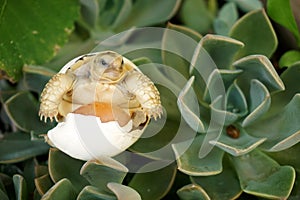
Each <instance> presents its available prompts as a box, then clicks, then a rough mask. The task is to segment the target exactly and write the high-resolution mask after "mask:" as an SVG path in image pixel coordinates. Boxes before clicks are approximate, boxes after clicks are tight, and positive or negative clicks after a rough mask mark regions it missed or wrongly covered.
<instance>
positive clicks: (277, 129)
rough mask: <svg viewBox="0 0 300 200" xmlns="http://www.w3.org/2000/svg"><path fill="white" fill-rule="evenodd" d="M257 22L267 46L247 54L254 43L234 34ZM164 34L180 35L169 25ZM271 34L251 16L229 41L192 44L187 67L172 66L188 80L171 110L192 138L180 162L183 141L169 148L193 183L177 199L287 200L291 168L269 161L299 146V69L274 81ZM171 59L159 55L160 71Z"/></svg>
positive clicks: (209, 37) (217, 38)
mask: <svg viewBox="0 0 300 200" xmlns="http://www.w3.org/2000/svg"><path fill="white" fill-rule="evenodd" d="M257 17H261V18H264V19H265V20H264V22H265V29H266V30H264V32H266V33H268V34H267V36H266V38H265V39H266V41H260V42H262V43H263V44H264V45H265V46H264V49H263V50H262V49H253V48H252V49H251V48H250V47H251V45H252V44H251V42H256V44H257V42H259V41H255V38H252V39H249V38H247V37H245V36H246V33H245V34H244V35H243V34H241V32H242V33H243V32H244V31H242V29H243V24H244V23H247V22H249V21H252V22H253V20H254V19H255V18H257ZM169 29H173V30H177V31H178V30H179V31H181V32H185V33H186V31H187V29H183V28H182V27H180V26H176V25H172V24H169ZM238 31H239V34H238V35H237V34H236V33H237V32H238ZM245 31H246V30H245ZM272 32H273V29H272V27H271V26H270V24H269V22H268V19H267V18H266V17H265V14H264V12H261V11H256V12H252V13H250V14H249V15H246V16H245V17H244V18H242V19H241V20H240V22H238V23H237V24H236V25H235V26H234V27H233V28H232V30H231V33H230V37H227V36H220V35H211V34H208V35H205V36H204V37H198V39H199V42H198V44H197V46H196V48H195V50H194V52H193V55H192V56H191V57H192V59H191V62H190V64H186V63H185V64H184V65H183V64H182V63H183V62H181V63H180V65H179V64H177V65H176V63H172V64H173V66H174V68H176V69H180V70H181V71H182V72H183V73H184V74H185V76H186V77H187V78H189V80H188V81H187V83H186V85H185V86H184V88H183V89H182V91H181V92H180V94H179V97H178V102H177V103H178V107H179V110H180V112H181V114H182V116H183V118H184V119H185V120H186V122H187V123H188V124H189V125H190V127H191V128H192V129H193V130H195V131H197V132H198V134H197V136H196V137H195V139H194V140H193V142H192V144H191V146H190V147H189V148H188V150H187V151H185V152H184V153H183V154H181V153H182V151H183V149H182V147H183V146H184V145H186V144H187V143H188V142H190V141H186V142H181V143H177V144H173V150H174V152H175V155H177V164H178V168H179V170H180V171H182V172H183V173H185V174H188V175H190V176H191V181H192V184H191V185H187V186H185V187H183V188H181V190H179V191H178V194H179V196H180V195H182V197H183V196H184V195H187V194H191V191H193V192H196V193H198V194H199V195H200V194H201V196H202V197H203V198H204V199H209V198H212V199H232V198H236V197H237V196H239V195H240V194H241V192H242V191H244V192H246V193H248V194H252V195H256V196H261V197H266V198H276V199H277V198H278V199H280V198H286V197H287V196H289V195H290V193H291V191H292V188H293V184H294V181H295V173H296V172H295V168H293V167H291V166H288V165H280V164H282V163H283V164H286V163H288V162H281V160H280V159H279V160H273V158H272V157H274V155H277V157H276V158H278V155H281V158H282V154H283V152H285V151H289V152H293V151H295V148H296V147H297V146H298V145H296V144H297V143H298V142H299V139H300V138H299V130H300V125H299V116H300V115H299V114H300V107H299V105H300V95H299V87H297V86H295V85H294V84H293V81H296V80H297V76H299V69H300V68H299V67H300V66H299V64H295V65H293V66H291V67H289V68H288V69H287V70H286V71H284V72H283V73H282V74H281V76H279V75H278V73H277V72H276V70H275V68H274V66H273V65H272V63H271V61H270V60H269V58H268V57H270V56H271V55H272V53H273V52H274V49H275V48H274V47H276V45H277V39H276V36H275V34H274V33H272ZM189 33H190V34H192V30H189ZM170 35H171V34H169V35H168V34H166V35H165V42H170V41H172V39H173V38H172V37H171V36H170ZM169 36H170V37H169ZM194 36H195V34H194ZM234 38H236V39H234ZM242 41H243V42H242ZM263 44H261V45H263ZM179 45H180V44H178V49H180V46H179ZM261 45H258V44H257V46H261ZM171 56H172V55H170V54H164V59H165V62H166V63H167V61H170V60H172V59H171ZM173 56H174V55H173ZM177 63H179V62H177ZM169 64H170V63H169ZM184 67H185V69H184ZM294 145H296V146H294ZM292 149H294V150H292ZM274 152H277V153H274ZM297 166H298V165H297ZM296 170H297V169H296ZM227 184H229V185H227ZM216 185H217V186H216ZM220 195H222V197H221V196H220ZM196 196H197V195H196ZM198 197H199V196H198Z"/></svg>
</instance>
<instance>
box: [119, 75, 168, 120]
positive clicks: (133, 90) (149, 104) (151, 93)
mask: <svg viewBox="0 0 300 200" xmlns="http://www.w3.org/2000/svg"><path fill="white" fill-rule="evenodd" d="M123 84H124V86H125V88H126V89H127V91H128V93H129V94H130V95H133V97H134V98H136V99H137V100H138V102H139V103H140V104H141V107H142V111H143V112H144V113H145V114H146V116H148V117H153V118H154V119H156V118H157V117H160V116H161V114H162V106H161V102H160V94H159V92H158V90H157V88H156V87H155V85H154V83H153V82H152V81H151V80H150V79H149V78H148V77H147V76H145V75H144V74H142V73H140V72H138V71H134V72H132V73H129V74H128V75H127V76H126V77H125V79H124V81H123Z"/></svg>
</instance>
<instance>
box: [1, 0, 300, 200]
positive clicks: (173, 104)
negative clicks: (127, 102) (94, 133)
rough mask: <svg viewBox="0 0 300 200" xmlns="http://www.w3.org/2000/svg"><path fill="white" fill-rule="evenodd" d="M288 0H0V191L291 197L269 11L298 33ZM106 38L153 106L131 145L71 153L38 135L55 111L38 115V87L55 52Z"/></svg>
mask: <svg viewBox="0 0 300 200" xmlns="http://www.w3.org/2000/svg"><path fill="white" fill-rule="evenodd" d="M289 3H290V2H289V1H278V2H277V1H275V0H268V1H267V4H266V7H267V13H266V12H265V11H264V10H263V5H262V3H261V1H259V0H246V1H244V0H243V1H240V0H228V1H227V2H223V1H217V0H207V1H204V0H182V1H181V0H170V1H169V0H168V1H159V0H155V1H148V0H124V1H117V0H112V1H108V0H89V1H86V0H80V1H71V0H67V1H57V0H55V1H48V0H46V1H39V2H35V1H33V0H29V1H21V2H19V1H18V2H17V1H15V0H12V1H8V0H0V38H1V39H0V52H1V55H0V70H1V71H0V72H1V73H0V79H1V80H0V101H1V104H0V125H1V126H0V199H1V200H2V199H3V200H6V199H7V200H8V199H21V200H23V199H24V200H25V199H36V200H38V199H58V200H59V199H63V200H65V199H78V200H88V199H95V200H96V199H99V200H106V199H108V200H115V199H125V200H127V199H128V200H133V199H134V200H135V199H138V200H139V199H151V200H152V199H178V198H179V199H182V200H187V199H205V200H209V199H238V198H241V199H243V198H247V197H248V198H251V199H253V198H270V199H287V198H288V199H299V196H300V192H299V182H300V178H299V177H300V162H299V159H297V158H298V153H299V148H300V145H299V136H298V135H299V131H300V126H299V122H298V121H299V116H300V110H299V109H300V95H299V93H300V87H299V84H297V83H298V82H299V77H300V64H299V63H300V62H299V61H300V56H299V51H298V50H299V49H293V50H291V51H287V50H286V49H289V48H285V43H281V40H280V39H279V40H277V31H278V30H276V29H275V30H274V29H273V26H272V23H271V21H270V20H269V17H270V18H271V19H272V20H274V21H275V22H277V23H279V24H280V25H282V26H284V27H285V28H287V29H288V30H289V31H290V32H292V33H293V36H294V37H295V38H296V40H297V43H298V44H297V45H298V47H299V40H300V39H299V38H300V36H299V30H298V27H297V24H296V21H297V19H296V16H294V15H293V13H292V9H291V6H290V4H289ZM221 5H222V6H221ZM147 26H154V27H165V28H166V29H164V31H163V32H161V33H160V34H157V35H155V34H154V35H151V37H147V38H145V37H143V33H141V32H139V31H136V30H138V29H136V28H137V27H147ZM127 30H131V31H128V32H126V34H123V35H122V34H120V35H119V36H118V37H116V39H115V40H111V41H112V42H111V43H105V45H106V46H105V45H104V46H100V48H99V47H96V44H98V43H99V42H101V41H104V40H105V39H106V38H108V37H110V36H113V35H118V33H121V32H122V31H127ZM148 36H149V35H148ZM283 37H284V36H283ZM182 38H184V39H182ZM278 43H279V44H280V45H278ZM152 47H153V48H152ZM94 48H95V49H94ZM101 48H103V49H101ZM106 49H110V50H116V51H121V52H125V53H126V54H125V56H126V57H128V58H129V59H132V60H133V62H134V63H135V64H136V65H137V66H138V67H140V69H141V70H142V71H143V73H145V74H146V75H147V76H148V77H149V78H150V79H151V80H152V81H153V82H154V83H155V84H156V85H157V87H158V89H159V91H160V93H161V100H162V104H163V107H164V109H165V112H164V115H163V117H162V119H161V120H158V121H154V120H153V121H151V123H150V124H149V126H148V127H147V129H146V131H145V132H144V134H143V136H142V138H140V139H139V140H138V141H137V142H136V143H135V144H134V145H132V146H131V147H130V148H129V149H128V151H130V152H133V153H134V156H132V155H129V154H126V153H124V154H123V153H122V154H120V155H118V156H116V157H113V158H108V157H101V158H97V160H89V161H87V162H85V161H80V160H77V159H74V158H71V157H69V156H68V155H66V154H64V153H63V152H61V151H60V150H58V149H56V148H49V145H48V144H47V143H46V142H45V139H44V137H43V136H44V135H46V134H47V131H48V130H50V129H51V128H53V127H54V126H55V125H56V123H47V124H45V123H43V122H41V121H40V120H39V118H38V110H39V109H38V107H39V97H40V94H41V91H42V90H43V88H44V85H45V84H46V83H47V81H48V80H49V78H50V77H51V76H53V75H54V74H55V73H56V71H58V70H59V69H60V68H61V67H62V66H63V65H64V64H65V63H66V62H67V61H69V60H70V59H72V58H74V57H75V56H77V55H81V54H85V53H89V52H90V51H99V50H106ZM131 49H138V50H136V51H133V52H132V51H131ZM169 50H172V52H170V51H169ZM277 65H279V67H281V70H278V68H277V67H278V66H277ZM165 66H169V67H168V68H167V67H165ZM284 67H288V68H287V69H286V70H284V69H285V68H284ZM179 74H180V75H179ZM5 79H7V80H5ZM230 126H234V127H235V128H236V130H235V132H234V131H233V133H229V132H230V131H228V127H230ZM153 132H155V133H156V134H155V135H154V134H153ZM178 132H180V133H184V135H183V136H182V135H180V134H178ZM232 134H238V135H237V136H234V135H232ZM136 161H145V163H146V164H144V165H143V166H142V167H141V166H140V163H138V162H137V163H136ZM162 165H163V167H161V166H162ZM157 166H160V168H159V169H157V170H154V171H151V170H148V169H152V168H155V167H157ZM244 196H246V197H244Z"/></svg>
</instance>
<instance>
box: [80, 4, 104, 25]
mask: <svg viewBox="0 0 300 200" xmlns="http://www.w3.org/2000/svg"><path fill="white" fill-rule="evenodd" d="M105 2H106V0H103V1H97V0H91V1H85V0H80V7H81V18H82V19H81V21H84V22H85V23H86V24H87V25H88V26H90V27H95V26H96V24H97V19H98V14H99V10H100V9H101V8H102V9H103V8H104V5H102V3H105Z"/></svg>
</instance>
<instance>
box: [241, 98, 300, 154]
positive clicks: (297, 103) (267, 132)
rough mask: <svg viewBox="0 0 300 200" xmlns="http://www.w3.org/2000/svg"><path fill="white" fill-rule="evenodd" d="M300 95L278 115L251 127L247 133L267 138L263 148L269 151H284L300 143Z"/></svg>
mask: <svg viewBox="0 0 300 200" xmlns="http://www.w3.org/2000/svg"><path fill="white" fill-rule="evenodd" d="M299 116H300V94H297V95H295V96H294V98H293V99H292V100H291V102H290V103H289V104H287V105H286V106H284V107H283V108H282V109H281V110H279V111H278V113H275V114H274V115H272V116H269V117H266V118H265V119H262V120H259V121H258V122H257V123H254V124H253V125H251V126H249V129H248V128H247V131H248V132H249V134H251V135H253V136H255V137H261V136H263V137H266V138H267V140H266V141H265V142H264V143H263V145H262V146H261V147H262V148H264V149H266V150H268V151H282V150H284V149H287V148H289V147H291V146H293V145H295V144H297V143H298V142H299V141H300V124H299Z"/></svg>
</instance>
